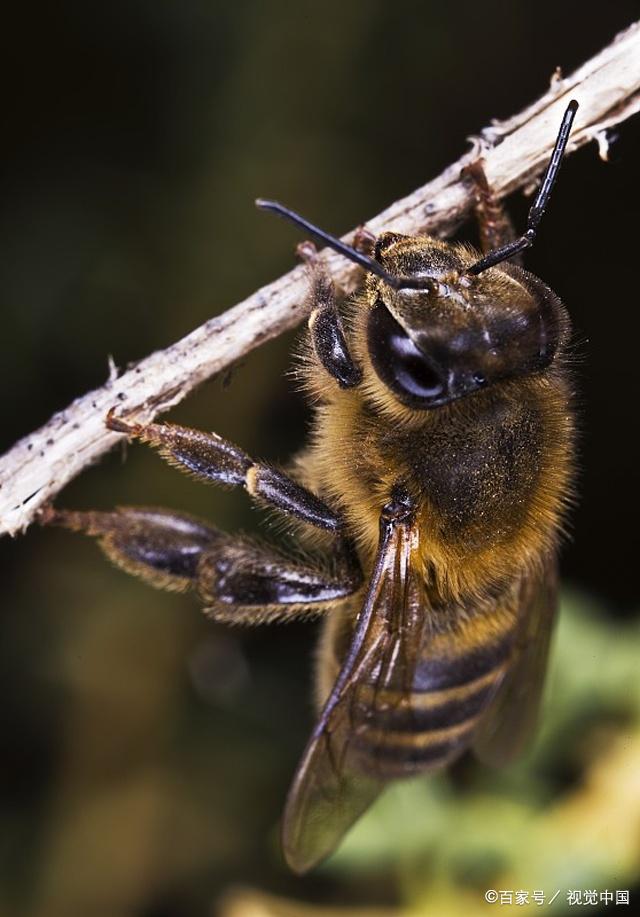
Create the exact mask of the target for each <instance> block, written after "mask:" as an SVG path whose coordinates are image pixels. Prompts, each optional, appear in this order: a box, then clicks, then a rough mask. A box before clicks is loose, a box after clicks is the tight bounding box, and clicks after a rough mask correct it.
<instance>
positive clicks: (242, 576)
mask: <svg viewBox="0 0 640 917" xmlns="http://www.w3.org/2000/svg"><path fill="white" fill-rule="evenodd" d="M361 585H362V570H361V568H360V564H359V562H358V560H357V557H356V555H355V552H354V551H352V550H351V548H350V547H347V545H346V544H343V545H341V547H340V550H339V551H338V554H337V556H336V557H335V558H334V563H333V565H332V567H331V568H330V567H329V566H328V565H327V564H326V563H325V564H321V563H320V562H318V561H314V560H313V559H310V558H289V557H287V556H286V555H284V554H283V553H281V552H280V551H278V550H277V549H275V548H273V547H271V546H269V545H266V544H264V543H262V542H260V541H257V540H253V539H252V540H249V539H246V538H243V537H239V536H234V537H231V536H226V540H225V543H224V545H222V546H221V547H220V548H218V549H216V550H211V551H206V552H205V553H204V554H203V556H202V559H201V561H200V564H199V567H198V579H197V583H196V588H197V591H198V593H199V595H200V598H201V600H202V602H203V604H204V607H205V611H206V613H207V614H209V615H210V616H211V617H212V618H213V619H214V620H216V621H219V622H221V623H228V624H264V623H271V622H273V621H285V620H286V621H290V620H293V619H294V618H300V617H308V616H310V615H318V614H322V613H326V612H327V611H331V612H333V611H335V610H336V608H337V607H339V605H341V604H343V603H344V602H345V600H347V599H348V598H349V597H350V596H352V595H353V593H354V592H357V591H358V589H359V588H360V586H361Z"/></svg>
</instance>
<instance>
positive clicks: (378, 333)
mask: <svg viewBox="0 0 640 917" xmlns="http://www.w3.org/2000/svg"><path fill="white" fill-rule="evenodd" d="M367 336H368V345H369V354H370V356H371V362H372V363H373V368H374V369H375V371H376V373H377V374H378V376H379V377H380V379H381V380H382V382H384V384H385V385H386V386H387V387H388V388H390V389H391V391H392V392H393V393H394V394H395V395H397V397H398V398H399V399H400V401H402V402H403V404H406V405H408V406H409V407H414V408H418V409H420V408H421V409H423V410H424V409H427V408H430V407H435V406H436V405H437V404H442V403H443V401H446V400H447V399H446V397H445V394H446V385H445V380H444V379H443V378H442V373H441V371H440V369H439V367H437V366H436V365H435V364H434V363H433V362H432V361H431V360H430V359H429V357H428V356H427V355H426V354H424V353H423V352H422V351H421V350H419V349H418V347H416V345H415V344H414V343H413V341H412V340H411V338H410V337H409V335H408V334H407V333H406V331H405V330H404V328H403V327H402V325H400V324H399V323H398V322H397V321H396V320H395V318H394V317H393V315H392V314H391V313H390V312H389V310H388V309H387V307H386V306H385V305H384V303H383V302H381V301H380V300H378V302H377V303H376V304H375V306H374V307H373V309H372V310H371V313H370V315H369V324H368V329H367Z"/></svg>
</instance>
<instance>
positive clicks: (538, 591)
mask: <svg viewBox="0 0 640 917" xmlns="http://www.w3.org/2000/svg"><path fill="white" fill-rule="evenodd" d="M557 592H558V574H557V568H556V562H555V559H552V560H550V561H549V563H548V564H547V566H546V568H545V569H544V571H543V573H542V575H541V576H539V577H538V578H535V579H531V580H529V581H526V582H525V583H524V584H523V596H522V600H521V604H520V627H519V630H518V633H517V635H516V640H515V645H514V649H513V651H512V658H511V663H510V665H509V668H508V669H507V672H506V674H505V676H504V678H503V680H502V682H501V684H500V686H499V687H498V689H497V691H496V694H495V696H494V697H493V700H492V701H491V703H490V705H489V708H488V710H487V712H486V713H485V715H484V716H483V718H482V720H481V722H480V724H479V727H478V731H477V733H476V738H475V741H474V744H473V749H474V752H475V754H476V755H477V757H478V758H480V760H481V761H483V762H484V763H485V764H489V765H491V766H492V767H500V766H502V765H504V764H508V763H509V762H510V761H512V760H513V759H514V758H516V757H517V756H518V755H519V754H520V753H521V752H522V751H523V749H524V747H525V746H526V745H527V743H528V741H529V740H530V738H531V737H532V735H533V733H534V731H535V729H536V726H537V722H538V713H539V710H540V701H541V698H542V691H543V688H544V682H545V675H546V670H547V660H548V657H549V646H550V643H551V634H552V630H553V622H554V620H555V614H556V608H557Z"/></svg>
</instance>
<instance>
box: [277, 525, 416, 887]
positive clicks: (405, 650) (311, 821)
mask: <svg viewBox="0 0 640 917" xmlns="http://www.w3.org/2000/svg"><path fill="white" fill-rule="evenodd" d="M416 541H417V533H416V531H415V529H414V528H413V527H412V526H411V524H409V523H407V522H406V521H405V522H401V523H391V524H388V525H387V526H386V527H385V526H384V524H383V525H382V527H381V537H380V545H379V548H378V554H377V558H376V562H375V566H374V572H373V575H372V578H371V581H370V584H369V588H368V591H367V594H366V597H365V600H364V604H363V606H362V609H361V611H360V613H359V615H358V618H357V620H356V625H355V629H354V632H353V637H352V640H351V645H350V647H349V650H348V652H347V654H346V657H345V659H344V662H343V664H342V668H341V670H340V673H339V675H338V678H337V680H336V683H335V685H334V687H333V689H332V691H331V694H330V696H329V699H328V700H327V702H326V704H325V706H324V709H323V710H322V713H321V715H320V718H319V720H318V723H317V725H316V727H315V729H314V731H313V733H312V735H311V738H310V740H309V743H308V745H307V747H306V749H305V752H304V754H303V757H302V760H301V762H300V764H299V766H298V770H297V772H296V774H295V777H294V780H293V784H292V787H291V790H290V792H289V797H288V799H287V804H286V807H285V812H284V821H283V850H284V854H285V857H286V859H287V862H288V863H289V865H290V866H291V868H292V869H293V870H294V871H296V872H298V873H303V872H306V871H307V870H308V869H311V867H313V866H315V865H316V864H317V863H319V862H320V861H321V860H323V859H324V858H325V857H327V856H328V855H329V854H330V853H331V852H332V851H333V850H334V849H335V848H336V846H337V845H338V843H339V842H340V840H341V839H342V837H343V835H344V834H345V832H346V831H347V830H348V829H349V828H350V827H351V825H352V824H353V823H354V822H355V821H356V820H357V819H358V818H359V816H360V815H361V814H362V813H363V812H364V811H365V810H366V809H367V808H368V807H369V806H370V805H371V803H372V802H373V800H374V799H375V798H376V796H377V795H378V794H379V793H380V791H381V790H382V788H383V786H384V783H385V780H384V778H383V777H382V775H380V774H377V773H376V766H375V759H374V758H372V757H371V754H370V751H369V753H367V750H366V748H363V736H364V735H365V734H366V733H368V732H369V730H370V729H371V730H375V728H376V724H377V723H379V722H380V723H381V722H382V721H383V718H384V716H385V715H386V714H387V713H388V703H387V702H386V701H385V704H384V706H383V704H382V701H380V703H379V702H378V699H379V698H381V697H382V696H383V693H382V689H385V690H384V694H385V696H386V697H388V696H389V690H388V689H392V692H391V693H392V695H393V696H397V697H398V698H402V697H403V696H404V695H407V696H408V695H409V694H410V691H411V685H412V683H413V673H414V670H415V665H416V660H417V659H418V657H419V653H420V648H421V640H422V621H423V614H421V613H420V609H419V608H418V605H417V602H416V601H415V596H416V588H417V580H418V577H417V576H416V575H415V573H414V572H413V570H412V568H411V563H410V559H411V554H412V550H413V546H415V544H416Z"/></svg>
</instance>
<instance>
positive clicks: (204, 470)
mask: <svg viewBox="0 0 640 917" xmlns="http://www.w3.org/2000/svg"><path fill="white" fill-rule="evenodd" d="M107 426H108V427H109V429H111V430H115V431H117V432H119V433H126V434H127V435H128V436H130V437H135V438H136V439H139V440H140V441H141V442H143V443H149V445H151V446H154V447H155V448H157V449H158V450H159V451H160V454H161V456H162V457H163V458H164V459H165V460H166V461H168V462H169V464H171V465H175V467H176V468H179V469H180V470H181V471H184V472H186V473H187V474H191V475H192V476H194V477H195V478H197V479H198V480H200V481H204V482H207V483H217V484H222V485H224V486H227V487H244V488H245V490H247V491H248V493H249V494H250V495H251V496H252V497H253V498H254V500H256V501H257V502H258V503H260V504H262V505H264V506H267V507H270V508H271V509H276V510H279V511H280V512H281V513H283V514H284V515H285V516H293V517H294V518H297V519H301V520H302V521H303V522H306V523H308V524H309V525H312V526H314V527H315V528H319V529H324V530H325V531H328V532H332V533H334V534H336V535H339V534H341V532H342V530H343V527H344V523H343V520H342V517H341V516H340V515H339V514H338V513H336V512H335V511H334V510H332V509H331V508H330V507H329V506H327V504H326V503H324V501H323V500H320V498H319V497H316V496H315V494H312V493H311V491H309V490H307V489H306V488H305V487H302V486H301V485H300V484H298V483H296V481H294V480H293V479H292V478H290V477H289V476H288V475H286V474H285V473H284V472H283V471H279V470H278V469H277V468H271V467H269V466H268V465H263V464H260V463H259V462H254V460H253V459H252V458H250V456H248V455H247V454H246V452H243V451H242V449H239V448H238V447H237V446H234V445H233V444H232V443H230V442H229V441H228V440H226V439H223V438H222V437H221V436H217V435H216V434H215V433H203V432H201V431H200V430H193V429H191V428H190V427H181V426H179V425H178V424H171V423H166V424H157V423H151V424H147V425H143V424H138V423H131V422H129V421H127V420H125V419H124V418H122V417H116V416H115V415H114V413H113V411H110V412H109V414H108V416H107Z"/></svg>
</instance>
